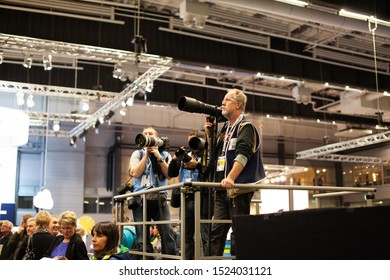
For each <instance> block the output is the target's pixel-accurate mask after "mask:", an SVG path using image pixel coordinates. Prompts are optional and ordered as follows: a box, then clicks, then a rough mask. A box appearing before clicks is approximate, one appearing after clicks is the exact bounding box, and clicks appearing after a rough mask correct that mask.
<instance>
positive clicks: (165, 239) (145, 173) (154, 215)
mask: <svg viewBox="0 0 390 280" xmlns="http://www.w3.org/2000/svg"><path fill="white" fill-rule="evenodd" d="M142 133H143V135H144V136H143V137H142V139H147V140H150V139H151V140H152V141H140V142H138V143H137V145H138V146H140V147H142V149H140V150H137V151H134V152H133V154H132V155H131V159H130V169H129V173H130V176H132V177H133V186H134V189H133V192H139V191H142V190H145V189H149V188H158V187H162V186H166V185H167V184H168V178H169V177H168V164H169V162H170V161H171V159H172V157H171V155H170V154H169V153H168V152H167V151H165V150H164V149H161V145H159V141H158V140H160V138H158V133H157V131H156V130H155V129H154V128H153V127H148V128H145V129H144V130H143V132H142ZM155 140H157V141H155ZM136 142H137V139H136ZM148 144H151V145H155V146H147V145H148ZM143 145H145V146H143ZM159 148H160V149H159ZM156 194H158V197H159V198H160V199H159V200H157V203H148V204H147V205H148V206H147V214H146V217H147V221H151V220H153V221H169V220H170V219H171V215H170V211H169V206H168V204H167V202H166V199H164V197H165V198H166V196H167V192H166V191H162V192H156ZM133 216H134V221H135V222H142V219H143V207H142V206H139V207H137V208H135V209H133ZM157 227H158V230H159V232H160V234H161V247H162V248H161V250H162V253H163V254H170V255H175V254H176V243H175V239H174V237H173V234H172V232H173V231H172V229H171V225H170V224H161V225H160V224H158V225H157ZM136 228H137V233H138V234H137V238H138V243H139V245H140V248H139V250H141V251H142V250H143V248H142V247H143V228H142V225H137V226H136ZM147 232H148V231H147ZM146 246H147V247H146V251H147V252H149V253H153V247H152V245H151V244H150V237H149V235H147V238H146Z"/></svg>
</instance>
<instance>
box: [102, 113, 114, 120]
mask: <svg viewBox="0 0 390 280" xmlns="http://www.w3.org/2000/svg"><path fill="white" fill-rule="evenodd" d="M113 115H115V112H114V111H109V112H108V113H107V115H105V116H104V120H105V121H108V120H109V119H111V118H112V116H113Z"/></svg>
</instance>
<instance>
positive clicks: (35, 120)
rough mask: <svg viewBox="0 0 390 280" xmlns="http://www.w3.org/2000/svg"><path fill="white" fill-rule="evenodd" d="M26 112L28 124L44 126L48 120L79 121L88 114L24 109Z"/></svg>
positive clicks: (84, 118) (83, 119)
mask: <svg viewBox="0 0 390 280" xmlns="http://www.w3.org/2000/svg"><path fill="white" fill-rule="evenodd" d="M26 113H27V114H28V116H29V117H30V126H46V124H47V123H48V122H49V121H60V122H74V123H80V122H82V121H85V120H86V119H87V118H88V115H84V114H61V113H47V112H32V111H29V112H27V111H26Z"/></svg>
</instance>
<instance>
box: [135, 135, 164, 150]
mask: <svg viewBox="0 0 390 280" xmlns="http://www.w3.org/2000/svg"><path fill="white" fill-rule="evenodd" d="M168 143H169V140H168V138H167V137H160V138H159V137H151V136H148V135H145V134H137V136H136V137H135V144H136V145H137V146H138V147H139V148H143V147H153V146H157V147H159V148H160V149H167V148H168V146H169V145H168Z"/></svg>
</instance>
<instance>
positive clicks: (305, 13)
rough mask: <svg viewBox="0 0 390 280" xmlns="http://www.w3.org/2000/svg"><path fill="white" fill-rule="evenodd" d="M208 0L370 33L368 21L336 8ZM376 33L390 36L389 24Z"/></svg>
mask: <svg viewBox="0 0 390 280" xmlns="http://www.w3.org/2000/svg"><path fill="white" fill-rule="evenodd" d="M208 2H210V3H214V4H217V5H218V4H220V5H226V6H231V7H236V8H240V9H242V10H248V11H256V12H259V13H271V14H274V15H278V16H280V17H281V18H294V19H299V20H301V21H302V22H317V23H320V24H324V25H328V26H334V27H338V28H342V29H346V30H354V31H360V32H362V33H370V31H369V30H368V26H367V22H365V21H362V20H356V19H352V18H346V17H342V16H339V15H337V12H338V11H337V10H334V11H333V12H334V13H330V12H323V11H320V10H315V9H312V8H310V5H308V6H307V7H306V8H301V7H297V6H292V5H288V4H284V3H279V2H276V1H269V0H256V1H253V0H240V1H237V0H209V1H208ZM376 35H377V36H384V37H387V38H389V37H390V28H388V27H387V26H381V28H378V29H377V30H376Z"/></svg>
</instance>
